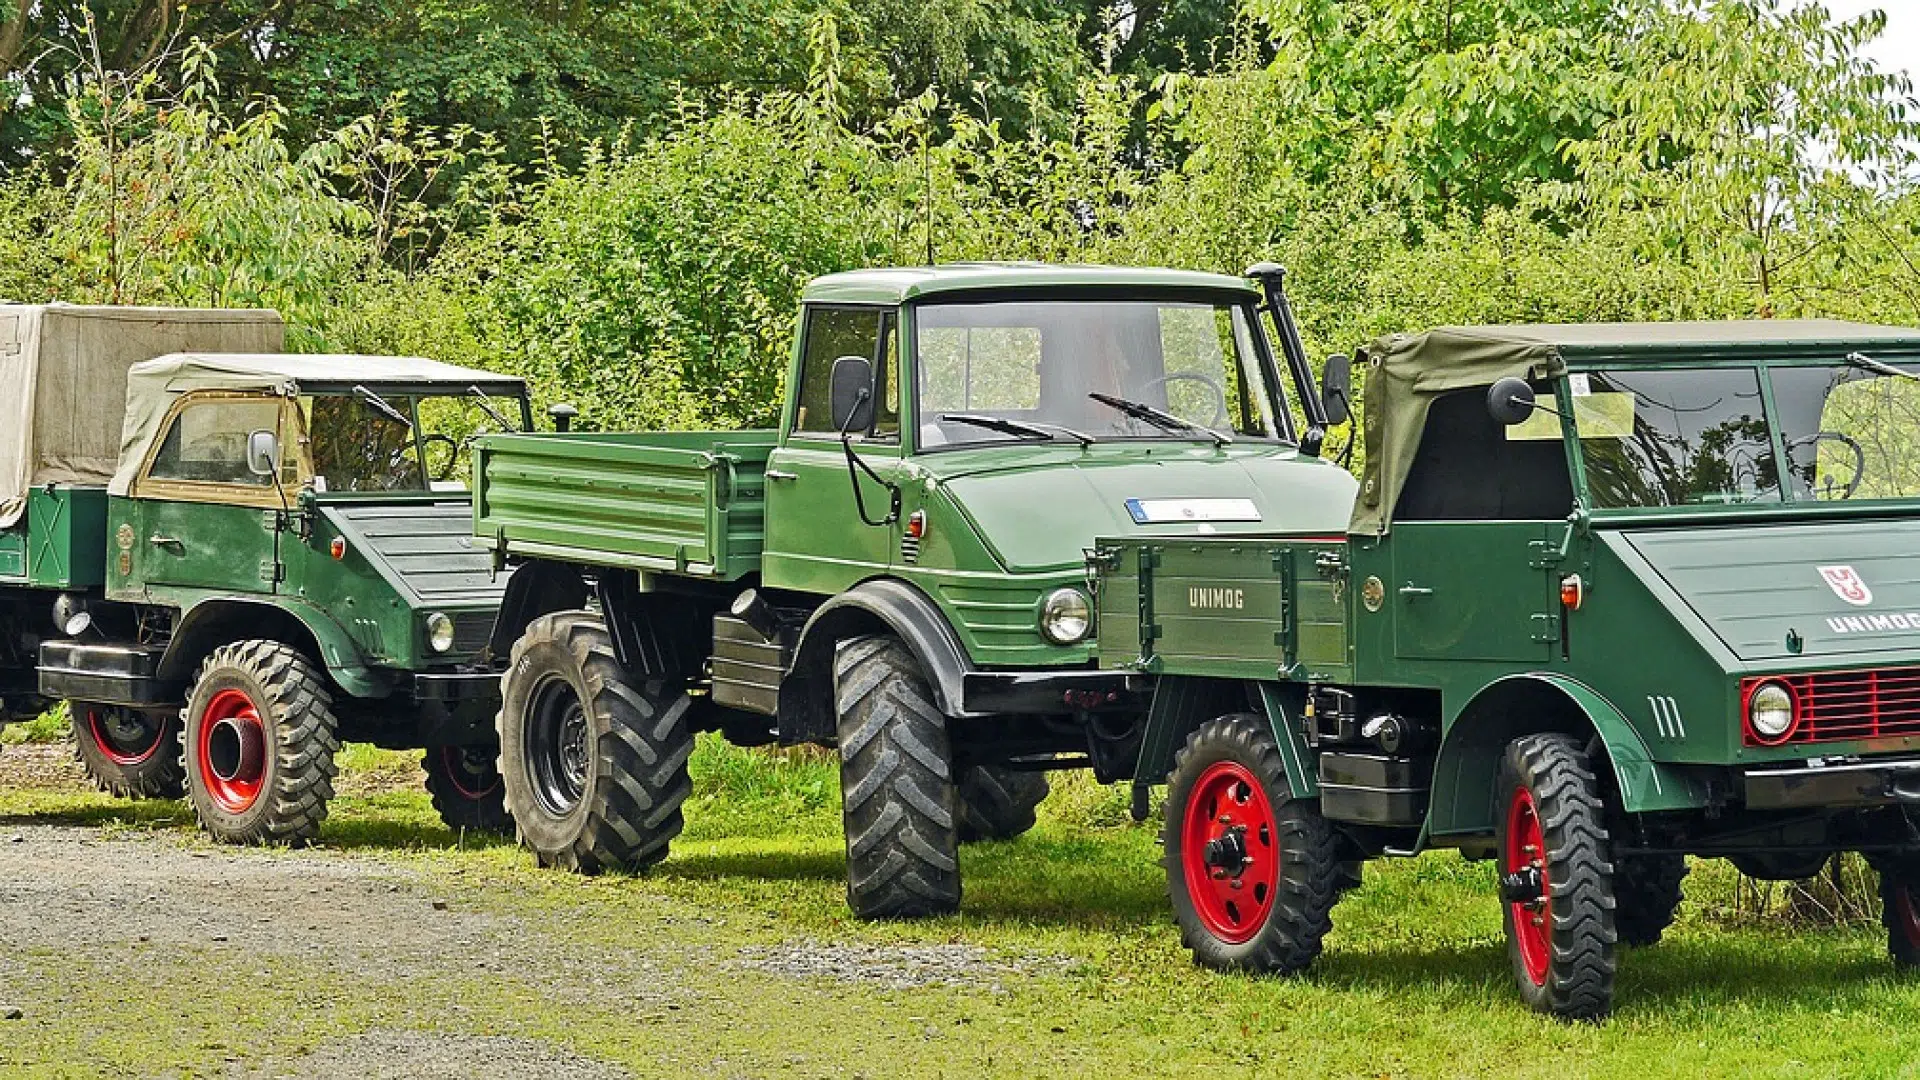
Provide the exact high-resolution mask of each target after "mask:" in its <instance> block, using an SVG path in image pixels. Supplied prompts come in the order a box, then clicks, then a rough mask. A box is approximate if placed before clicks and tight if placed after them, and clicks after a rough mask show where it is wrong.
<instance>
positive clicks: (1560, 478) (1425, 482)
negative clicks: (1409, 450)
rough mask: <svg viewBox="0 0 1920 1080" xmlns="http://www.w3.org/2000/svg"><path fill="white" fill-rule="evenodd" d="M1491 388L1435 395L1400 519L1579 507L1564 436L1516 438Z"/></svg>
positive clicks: (1510, 516) (1508, 517)
mask: <svg viewBox="0 0 1920 1080" xmlns="http://www.w3.org/2000/svg"><path fill="white" fill-rule="evenodd" d="M1507 432H1508V429H1507V428H1504V427H1501V426H1500V425H1499V424H1498V423H1496V422H1494V419H1493V417H1491V416H1489V415H1487V388H1486V387H1484V386H1481V387H1475V388H1473V389H1471V390H1455V391H1453V392H1451V393H1447V394H1442V395H1441V396H1439V397H1437V398H1435V399H1434V402H1433V405H1432V406H1431V407H1430V408H1429V409H1428V410H1427V425H1426V430H1425V431H1423V432H1422V433H1421V435H1420V449H1419V451H1418V452H1417V453H1416V454H1415V455H1414V458H1413V467H1412V468H1411V469H1409V470H1407V481H1406V486H1405V488H1403V489H1402V490H1401V492H1400V505H1399V506H1398V507H1396V508H1395V510H1394V514H1393V519H1394V520H1395V521H1546V520H1552V519H1558V518H1564V517H1566V516H1567V514H1568V512H1570V511H1571V510H1572V509H1573V479H1572V477H1571V476H1570V475H1569V474H1568V472H1567V452H1566V447H1565V444H1564V443H1562V442H1561V440H1559V439H1557V438H1555V439H1539V440H1527V441H1509V440H1508V438H1507Z"/></svg>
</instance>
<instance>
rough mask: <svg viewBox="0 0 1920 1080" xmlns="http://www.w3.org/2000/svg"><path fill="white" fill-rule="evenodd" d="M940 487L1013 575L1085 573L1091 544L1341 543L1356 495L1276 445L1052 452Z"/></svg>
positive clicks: (1315, 464) (1342, 481)
mask: <svg viewBox="0 0 1920 1080" xmlns="http://www.w3.org/2000/svg"><path fill="white" fill-rule="evenodd" d="M1002 460H1003V461H1004V460H1005V459H1004V458H1003V459H1002ZM941 483H942V485H943V486H944V487H945V488H946V490H947V491H948V493H949V494H950V495H951V496H952V498H953V500H954V502H955V503H956V504H958V505H959V507H960V509H961V511H962V512H963V513H964V514H966V516H967V518H968V520H969V521H970V522H971V523H972V525H973V527H974V529H975V531H977V532H978V533H979V535H980V538H981V540H982V541H983V542H984V543H985V544H986V545H987V547H988V548H989V549H990V550H992V551H993V553H994V554H995V555H996V556H998V557H999V559H1000V561H1001V562H1002V563H1003V564H1004V565H1005V566H1006V568H1007V569H1008V570H1010V571H1015V572H1031V571H1042V570H1057V569H1062V568H1070V567H1076V566H1080V565H1082V563H1083V562H1084V561H1085V559H1086V549H1087V548H1088V547H1090V546H1092V543H1093V541H1094V539H1095V538H1097V537H1127V536H1207V535H1222V534H1273V533H1296V534H1297V533H1322V534H1326V535H1331V536H1344V535H1345V534H1346V530H1347V518H1348V516H1349V515H1350V514H1351V513H1352V510H1353V499H1354V494H1355V492H1356V490H1357V488H1358V485H1357V483H1356V482H1355V481H1354V479H1353V477H1352V476H1351V475H1350V474H1349V473H1348V472H1347V471H1346V470H1345V469H1342V468H1340V467H1339V466H1337V465H1333V464H1330V463H1328V462H1325V461H1320V460H1318V459H1314V458H1302V457H1300V456H1299V454H1298V453H1296V452H1295V451H1293V450H1291V449H1286V448H1277V447H1261V448H1257V449H1251V450H1243V449H1240V448H1238V447H1235V448H1232V449H1230V450H1228V451H1226V452H1225V453H1220V452H1216V451H1214V450H1213V449H1212V448H1210V447H1208V448H1204V449H1201V448H1193V449H1188V448H1184V447H1183V448H1179V449H1174V448H1166V447H1158V448H1156V449H1155V450H1154V451H1153V452H1152V453H1151V454H1147V453H1142V452H1140V451H1139V450H1138V449H1130V448H1127V447H1114V448H1112V449H1110V450H1109V449H1106V448H1096V449H1095V450H1093V451H1090V452H1087V453H1073V452H1067V453H1062V452H1059V451H1054V452H1052V453H1050V454H1048V455H1046V457H1044V458H1041V459H1038V460H1034V461H1029V462H1026V463H1024V464H1015V465H1009V466H1007V467H1003V468H993V469H988V468H982V469H980V470H978V471H971V472H967V471H956V472H953V473H950V474H949V475H947V476H946V477H945V478H944V479H942V481H941ZM1130 504H1131V505H1130ZM1142 517H1145V518H1147V519H1148V520H1146V521H1144V522H1143V521H1141V520H1140V518H1142Z"/></svg>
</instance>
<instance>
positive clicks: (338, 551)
mask: <svg viewBox="0 0 1920 1080" xmlns="http://www.w3.org/2000/svg"><path fill="white" fill-rule="evenodd" d="M327 554H329V555H331V556H333V557H334V558H335V559H344V558H346V557H347V538H346V537H344V536H336V537H334V538H333V540H332V541H331V542H329V543H328V544H327Z"/></svg>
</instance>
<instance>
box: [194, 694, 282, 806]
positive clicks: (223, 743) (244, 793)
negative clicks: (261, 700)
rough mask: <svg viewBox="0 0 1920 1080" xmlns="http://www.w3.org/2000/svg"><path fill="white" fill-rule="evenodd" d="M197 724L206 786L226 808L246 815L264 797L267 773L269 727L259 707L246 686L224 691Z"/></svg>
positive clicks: (217, 801)
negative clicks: (262, 795) (262, 789)
mask: <svg viewBox="0 0 1920 1080" xmlns="http://www.w3.org/2000/svg"><path fill="white" fill-rule="evenodd" d="M196 723H197V725H198V729H199V730H198V732H197V734H198V738H197V739H196V740H195V742H196V745H197V746H198V747H199V748H200V754H199V758H200V760H199V761H198V762H196V763H195V764H196V765H197V767H198V768H199V771H200V783H201V786H202V787H203V788H204V789H205V790H206V792H207V795H208V797H209V798H211V799H212V800H213V801H214V803H216V804H217V805H218V806H219V807H220V808H221V809H222V810H225V811H227V812H228V813H230V814H239V813H244V812H245V811H246V810H248V809H250V808H251V807H252V806H253V804H254V803H255V802H256V801H258V800H259V798H260V788H261V784H262V782H263V781H264V780H265V779H266V773H267V729H266V725H265V724H264V723H262V722H261V719H260V709H259V707H258V706H256V705H255V704H254V703H253V699H252V698H250V697H248V696H247V694H246V692H245V691H243V690H236V689H225V690H221V691H219V692H217V693H215V694H214V695H213V697H212V698H211V699H210V700H208V702H207V707H206V708H205V709H202V710H201V711H200V717H199V719H198V721H196Z"/></svg>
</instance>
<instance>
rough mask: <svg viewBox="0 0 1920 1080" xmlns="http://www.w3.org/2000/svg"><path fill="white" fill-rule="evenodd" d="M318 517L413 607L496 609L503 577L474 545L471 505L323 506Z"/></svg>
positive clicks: (460, 501)
mask: <svg viewBox="0 0 1920 1080" xmlns="http://www.w3.org/2000/svg"><path fill="white" fill-rule="evenodd" d="M320 513H321V515H322V516H324V517H325V518H326V519H327V521H328V522H330V523H331V524H332V525H333V527H334V528H335V529H338V530H339V532H340V535H341V536H343V537H345V538H346V541H347V543H349V544H351V545H353V549H354V551H356V552H358V553H359V554H360V555H361V557H363V558H365V559H366V560H367V562H368V564H369V565H371V566H373V567H374V568H375V569H376V570H377V571H378V572H379V574H380V576H381V577H382V578H383V579H385V581H386V582H387V584H389V585H391V586H393V588H394V589H395V590H396V591H397V592H399V594H400V596H401V597H402V598H403V599H405V600H406V601H407V602H408V603H409V604H411V605H412V606H413V607H415V608H425V607H473V606H479V605H495V606H497V605H498V604H499V603H500V598H501V596H502V595H504V594H505V593H506V590H507V579H506V577H505V575H501V576H499V577H498V578H496V577H495V575H494V573H493V559H492V556H491V555H489V554H488V553H487V551H486V549H484V548H481V547H478V546H477V545H475V544H474V542H473V502H472V500H471V499H469V498H466V497H464V496H463V497H459V498H445V499H434V500H433V501H431V502H428V501H420V502H406V503H366V502H360V501H357V500H356V501H353V502H339V503H328V504H322V505H321V507H320Z"/></svg>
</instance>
